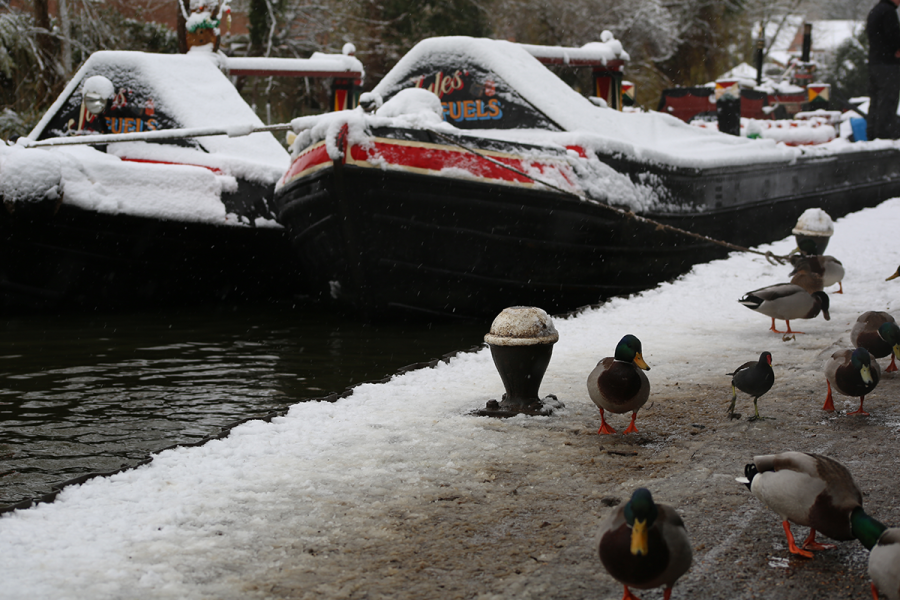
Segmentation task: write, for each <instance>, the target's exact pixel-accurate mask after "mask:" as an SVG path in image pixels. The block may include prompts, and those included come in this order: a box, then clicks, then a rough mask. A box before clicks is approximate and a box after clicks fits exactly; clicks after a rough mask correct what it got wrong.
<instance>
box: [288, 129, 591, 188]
mask: <svg viewBox="0 0 900 600" xmlns="http://www.w3.org/2000/svg"><path fill="white" fill-rule="evenodd" d="M345 140H346V137H344V136H341V135H340V134H339V135H338V139H337V140H336V141H337V143H338V145H339V146H343V144H345V143H346V141H345ZM570 149H571V150H573V151H575V152H577V153H578V155H579V156H581V157H583V158H587V154H586V153H585V151H584V149H583V148H581V147H579V146H571V147H570ZM479 152H480V153H481V154H483V155H485V156H488V157H490V158H491V159H492V160H486V159H485V158H482V157H481V156H477V155H475V154H472V153H471V152H467V151H465V150H464V149H462V148H457V147H454V146H446V145H442V144H431V143H425V142H415V141H407V140H394V139H389V138H370V139H369V140H367V141H366V142H365V143H364V144H349V145H348V148H347V149H346V150H345V151H344V162H345V164H350V165H354V166H358V167H365V168H383V167H385V166H387V167H389V168H393V169H400V170H404V171H411V172H415V173H424V174H431V175H437V176H443V177H449V178H453V177H458V176H457V175H454V174H453V173H452V171H451V172H450V173H446V172H445V171H446V170H448V169H451V170H452V169H459V170H460V171H464V172H465V173H466V174H468V176H469V177H471V178H474V179H481V180H486V181H490V182H495V183H505V184H511V185H523V186H532V185H534V181H533V180H532V179H531V178H529V177H526V176H525V175H521V174H519V173H516V172H515V171H511V170H509V169H506V168H503V167H502V166H500V165H498V164H496V163H495V162H492V161H496V162H499V163H502V164H504V165H507V166H509V167H511V168H513V169H516V170H518V171H523V172H525V173H534V175H535V177H541V175H544V174H546V173H548V172H554V173H559V174H560V175H561V176H562V177H563V178H564V179H565V180H566V181H567V182H568V183H569V185H571V186H572V187H573V188H575V189H578V187H579V186H578V184H577V180H576V178H575V175H574V173H573V172H572V170H571V167H570V166H569V165H568V163H566V162H565V160H564V159H559V160H553V159H548V160H532V159H527V158H525V157H522V156H519V155H515V154H509V153H503V152H495V151H490V150H480V151H479ZM330 165H331V158H330V157H329V156H328V153H327V151H326V150H325V142H324V141H322V142H319V143H317V144H315V145H313V146H310V147H309V148H307V149H306V150H304V151H303V152H302V153H301V154H300V155H299V156H297V158H295V159H294V161H293V163H292V164H291V166H290V168H289V169H288V171H287V172H286V173H285V175H284V177H283V178H282V181H281V183H280V185H282V186H283V185H286V184H288V183H290V182H292V181H294V180H295V179H298V178H300V177H304V176H306V175H309V174H311V173H312V172H314V171H316V170H319V169H321V168H324V167H327V166H330Z"/></svg>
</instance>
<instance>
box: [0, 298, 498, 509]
mask: <svg viewBox="0 0 900 600" xmlns="http://www.w3.org/2000/svg"><path fill="white" fill-rule="evenodd" d="M489 327H490V322H486V323H479V322H446V321H444V322H434V323H429V322H421V321H418V322H410V323H393V324H378V325H370V324H365V323H363V322H360V321H358V320H356V319H354V318H352V317H351V316H349V315H346V314H342V313H341V312H340V311H338V310H336V309H334V308H330V307H325V306H321V305H318V304H315V303H313V302H311V301H310V302H303V301H300V302H299V303H288V304H285V305H281V306H272V305H265V306H217V307H212V308H203V309H192V310H170V309H167V310H165V311H162V310H161V311H149V312H133V313H117V314H109V315H49V316H48V315H29V316H16V317H6V318H5V319H4V320H3V321H2V328H0V509H2V508H3V507H8V506H10V505H13V504H17V503H20V502H24V501H28V500H30V499H34V498H38V497H41V496H44V495H46V494H48V493H51V492H52V491H53V489H54V486H59V485H60V484H61V483H64V482H66V481H70V480H72V479H75V478H78V477H81V476H84V475H87V474H90V473H103V472H110V471H115V470H118V469H121V468H125V467H130V466H134V465H137V464H139V463H140V462H142V461H144V460H147V459H148V458H149V457H150V456H151V454H152V453H154V452H158V451H160V450H162V449H164V448H168V447H171V446H173V445H177V444H193V443H199V442H202V441H203V440H204V439H207V438H209V437H210V436H215V435H219V434H220V433H221V432H222V431H223V429H225V430H227V428H228V427H230V426H232V425H234V424H235V423H237V422H239V421H242V420H245V419H248V418H260V417H265V416H266V415H270V414H271V413H272V412H276V411H281V410H285V409H286V408H287V407H289V406H290V405H292V404H295V403H297V402H303V401H309V400H313V399H320V398H325V397H328V396H329V395H331V394H335V393H340V392H343V391H344V390H346V389H347V388H348V387H350V386H353V385H356V384H358V383H362V382H365V381H377V380H380V379H383V378H385V377H388V376H390V375H391V374H392V373H394V372H396V371H397V370H398V369H400V368H402V367H404V366H407V365H410V364H414V363H418V362H425V361H429V360H432V359H435V358H440V357H441V356H444V355H445V354H448V353H451V352H454V351H457V350H466V349H469V348H472V347H474V346H477V345H479V344H480V343H481V342H482V341H483V337H484V334H485V333H486V332H487V330H488V328H489Z"/></svg>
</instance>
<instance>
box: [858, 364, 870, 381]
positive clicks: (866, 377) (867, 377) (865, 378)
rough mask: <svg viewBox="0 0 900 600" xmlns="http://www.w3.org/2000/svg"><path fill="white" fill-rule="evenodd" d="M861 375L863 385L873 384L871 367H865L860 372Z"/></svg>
mask: <svg viewBox="0 0 900 600" xmlns="http://www.w3.org/2000/svg"><path fill="white" fill-rule="evenodd" d="M859 374H860V376H861V377H862V380H863V383H872V372H871V371H870V370H869V367H867V366H866V365H863V366H862V368H861V369H860V370H859Z"/></svg>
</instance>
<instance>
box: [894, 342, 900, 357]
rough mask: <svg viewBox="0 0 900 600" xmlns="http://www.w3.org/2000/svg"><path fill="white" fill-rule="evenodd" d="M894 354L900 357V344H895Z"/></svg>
mask: <svg viewBox="0 0 900 600" xmlns="http://www.w3.org/2000/svg"><path fill="white" fill-rule="evenodd" d="M894 356H896V357H897V358H898V359H900V344H894Z"/></svg>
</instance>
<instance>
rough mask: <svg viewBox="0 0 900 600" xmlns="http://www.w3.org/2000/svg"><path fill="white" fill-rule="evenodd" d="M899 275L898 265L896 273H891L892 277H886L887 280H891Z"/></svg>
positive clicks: (899, 268)
mask: <svg viewBox="0 0 900 600" xmlns="http://www.w3.org/2000/svg"><path fill="white" fill-rule="evenodd" d="M898 277H900V267H897V270H896V271H894V274H893V275H891V276H890V277H888V278H887V279H885V281H890V280H891V279H897V278H898Z"/></svg>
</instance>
